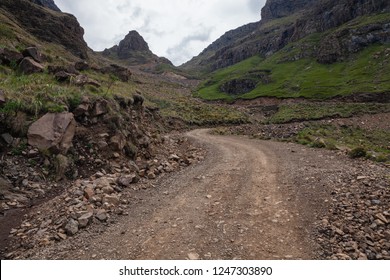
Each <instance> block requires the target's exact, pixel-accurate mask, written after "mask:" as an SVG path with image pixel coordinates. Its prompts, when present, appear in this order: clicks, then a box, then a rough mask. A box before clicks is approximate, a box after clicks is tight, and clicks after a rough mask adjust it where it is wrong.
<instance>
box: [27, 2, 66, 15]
mask: <svg viewBox="0 0 390 280" xmlns="http://www.w3.org/2000/svg"><path fill="white" fill-rule="evenodd" d="M30 1H31V2H33V3H35V4H38V5H40V6H42V7H46V8H49V9H51V10H53V11H56V12H61V10H60V8H58V7H57V5H56V4H55V3H54V1H53V0H30Z"/></svg>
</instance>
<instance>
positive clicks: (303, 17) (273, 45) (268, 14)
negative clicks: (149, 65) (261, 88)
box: [182, 0, 390, 72]
mask: <svg viewBox="0 0 390 280" xmlns="http://www.w3.org/2000/svg"><path fill="white" fill-rule="evenodd" d="M389 10H390V2H389V1H387V0H378V1H371V0H302V1H284V0H283V1H282V0H268V1H267V3H266V5H265V6H264V8H263V9H262V20H261V21H260V22H258V23H257V24H252V25H250V26H251V27H252V28H249V29H248V28H243V27H241V28H238V29H236V30H233V31H230V32H228V33H227V34H234V35H235V36H234V37H230V40H227V38H229V36H227V35H226V34H225V35H224V36H222V37H221V38H220V39H218V40H217V41H216V42H215V43H213V44H212V45H211V46H209V47H208V48H206V49H205V50H204V51H203V52H202V53H201V54H200V55H199V56H198V57H195V58H193V59H192V60H191V61H189V62H187V63H186V64H184V65H183V66H182V68H183V69H186V70H194V71H201V72H209V71H214V70H216V69H220V68H224V67H227V66H230V65H233V64H236V63H238V62H240V61H243V60H245V59H247V58H249V57H252V56H255V55H260V56H262V57H267V56H270V55H272V54H274V53H275V52H277V51H279V50H280V49H282V48H283V47H285V46H286V45H287V44H289V43H292V42H296V41H298V40H300V39H302V38H305V37H306V36H308V35H310V34H314V33H324V32H328V31H330V32H328V33H327V34H326V35H324V36H325V37H326V39H324V40H322V43H321V44H319V45H318V46H316V47H315V48H314V49H315V51H314V52H313V51H312V52H311V55H314V56H316V57H317V58H318V61H319V62H322V63H332V62H335V61H337V60H340V59H343V57H344V56H345V55H347V54H348V53H350V52H356V51H359V50H361V49H362V48H364V47H365V46H368V45H371V44H373V43H384V42H388V41H389V40H388V39H387V38H389V36H390V29H389V22H388V21H386V17H384V18H385V19H383V18H378V19H377V20H376V19H370V20H367V18H366V20H365V19H364V18H362V17H368V16H375V15H380V14H384V15H386V14H387V13H388V12H389ZM359 18H361V21H360V22H358V23H357V24H356V28H354V29H352V28H349V29H348V28H347V29H345V28H344V29H343V30H344V31H343V32H341V33H340V30H333V31H331V30H332V29H333V28H337V27H340V26H341V25H343V24H346V23H348V22H350V21H352V20H354V19H357V20H359Z"/></svg>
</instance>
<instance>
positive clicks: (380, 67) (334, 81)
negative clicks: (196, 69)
mask: <svg viewBox="0 0 390 280" xmlns="http://www.w3.org/2000/svg"><path fill="white" fill-rule="evenodd" d="M389 20H390V15H389V14H388V13H387V14H384V15H383V14H382V15H377V16H370V17H361V18H359V19H357V20H355V21H354V22H350V23H348V25H346V26H342V27H339V28H338V29H337V30H331V31H328V32H326V33H324V34H319V33H316V34H312V35H310V36H308V37H305V38H303V39H302V40H300V41H297V42H294V43H291V44H289V45H287V46H286V47H285V48H283V49H282V50H280V51H279V52H277V53H275V54H273V55H271V56H269V57H267V58H263V57H259V56H254V57H251V58H249V59H247V60H245V61H242V62H240V63H238V64H235V65H233V66H230V67H228V68H225V69H222V70H217V71H215V72H213V73H212V74H211V75H209V78H208V79H207V80H206V81H205V82H204V83H202V84H201V85H200V87H199V88H198V90H197V95H198V96H199V97H201V98H203V99H206V100H227V101H232V100H234V99H238V98H240V99H254V98H257V97H264V96H270V97H279V98H296V97H304V98H311V99H327V98H331V97H334V96H345V95H350V94H354V93H361V92H385V91H390V44H384V45H382V44H378V45H371V46H368V47H366V48H365V49H363V50H362V51H360V52H358V53H352V54H349V56H348V57H346V58H345V59H344V60H343V61H341V62H337V63H333V64H320V63H318V62H317V60H316V59H315V58H314V57H313V56H312V55H310V54H309V55H303V56H302V50H308V52H312V53H313V52H315V51H316V47H317V46H318V44H319V42H320V40H321V38H323V37H324V36H326V35H328V34H329V33H330V32H335V31H339V30H340V29H342V28H351V27H353V26H354V27H356V26H362V25H365V24H369V23H373V22H378V23H381V22H383V21H386V22H388V21H389ZM301 57H303V58H301ZM259 73H263V74H264V73H266V74H267V78H266V79H265V80H264V77H263V78H259V77H260V76H261V75H259ZM263 76H264V75H263ZM233 80H251V81H253V82H254V83H255V84H256V87H255V88H254V89H253V90H251V91H249V92H247V93H244V94H229V93H226V92H223V90H222V88H221V87H222V86H223V85H224V84H226V83H228V82H229V81H233Z"/></svg>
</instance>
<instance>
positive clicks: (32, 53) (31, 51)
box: [22, 47, 42, 63]
mask: <svg viewBox="0 0 390 280" xmlns="http://www.w3.org/2000/svg"><path fill="white" fill-rule="evenodd" d="M22 54H23V56H24V57H31V58H32V59H34V60H35V61H36V62H39V63H40V62H42V55H41V53H40V52H39V51H38V49H37V48H36V47H28V48H26V49H25V50H24V51H23V52H22Z"/></svg>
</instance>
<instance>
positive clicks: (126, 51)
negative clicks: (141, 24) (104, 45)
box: [117, 30, 151, 59]
mask: <svg viewBox="0 0 390 280" xmlns="http://www.w3.org/2000/svg"><path fill="white" fill-rule="evenodd" d="M117 52H118V57H119V58H120V59H126V58H129V57H130V56H131V55H132V53H133V52H150V49H149V46H148V43H146V42H145V40H144V38H142V36H141V35H140V34H139V33H138V32H137V31H134V30H133V31H130V32H129V34H127V35H126V37H125V38H124V39H123V40H122V41H120V42H119V45H118V49H117ZM150 53H151V52H150Z"/></svg>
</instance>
